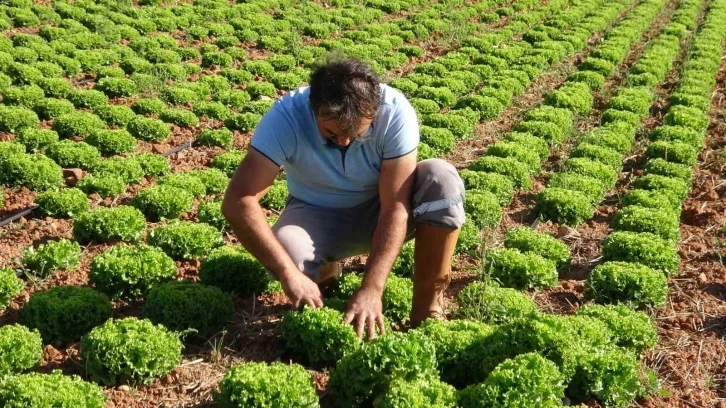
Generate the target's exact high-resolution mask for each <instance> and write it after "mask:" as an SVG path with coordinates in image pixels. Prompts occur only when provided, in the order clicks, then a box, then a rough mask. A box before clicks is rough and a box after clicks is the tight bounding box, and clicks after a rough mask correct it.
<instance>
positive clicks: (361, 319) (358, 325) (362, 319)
mask: <svg viewBox="0 0 726 408" xmlns="http://www.w3.org/2000/svg"><path fill="white" fill-rule="evenodd" d="M356 317H357V319H358V320H357V321H356V322H355V333H356V334H357V335H358V339H359V340H360V339H362V338H363V327H364V326H365V324H366V315H365V313H361V314H359V315H358V316H356Z"/></svg>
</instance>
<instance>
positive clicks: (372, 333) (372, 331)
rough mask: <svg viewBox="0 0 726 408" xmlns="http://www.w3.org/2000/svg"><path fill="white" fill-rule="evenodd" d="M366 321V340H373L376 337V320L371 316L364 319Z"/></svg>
mask: <svg viewBox="0 0 726 408" xmlns="http://www.w3.org/2000/svg"><path fill="white" fill-rule="evenodd" d="M366 323H367V326H368V340H373V339H375V338H376V321H375V320H374V319H373V316H371V317H370V318H368V319H366Z"/></svg>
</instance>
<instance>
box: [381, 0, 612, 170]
mask: <svg viewBox="0 0 726 408" xmlns="http://www.w3.org/2000/svg"><path fill="white" fill-rule="evenodd" d="M597 4H600V3H599V2H597V1H595V2H592V1H583V2H576V3H574V4H573V5H572V7H569V8H566V6H567V2H564V1H559V2H550V3H548V5H547V6H548V7H545V8H542V9H540V10H537V12H536V13H528V14H524V15H523V16H527V17H529V18H530V19H531V20H532V23H534V22H535V21H537V16H539V18H538V19H539V20H541V21H542V23H539V24H537V25H535V26H534V27H533V28H532V29H528V25H527V24H523V23H522V21H519V20H517V19H515V20H514V21H511V22H510V23H509V24H508V25H507V26H505V27H503V28H502V29H500V30H498V31H496V32H490V33H486V34H484V35H483V36H482V37H480V38H478V39H476V41H474V40H473V39H472V40H469V41H465V44H470V45H469V46H466V47H464V48H462V49H461V50H459V51H458V52H456V53H454V54H449V55H446V56H444V57H443V58H438V59H435V60H434V61H433V62H431V63H427V64H421V65H419V66H418V67H416V72H415V73H413V74H410V75H407V76H406V77H404V78H401V79H396V80H394V81H392V82H391V84H392V85H393V86H395V87H397V88H398V89H400V90H402V91H403V92H404V93H406V94H407V95H409V96H411V97H412V99H411V102H412V104H413V106H414V108H415V109H416V110H417V112H418V113H419V115H420V116H421V117H422V124H423V126H422V127H421V129H422V130H421V137H422V141H423V142H424V147H423V149H422V156H423V157H430V156H432V155H434V154H436V155H440V154H446V153H449V152H451V151H452V149H453V148H454V145H455V142H456V140H461V139H465V138H469V137H471V136H472V135H473V134H474V129H475V127H476V125H477V124H478V123H479V122H480V121H481V120H488V119H492V118H494V117H496V116H498V115H499V114H500V113H501V112H502V111H503V110H504V108H505V107H506V106H509V105H510V104H511V102H512V98H513V96H515V95H516V94H519V93H521V92H522V91H523V90H524V89H525V88H526V87H527V86H528V85H529V84H530V83H531V81H532V80H534V78H536V77H537V76H539V75H540V74H541V73H542V72H543V71H544V70H545V69H546V68H547V67H548V66H549V65H550V64H552V63H554V62H557V61H561V60H563V59H565V58H566V57H567V56H568V55H571V53H574V52H575V51H576V50H578V49H581V48H583V47H584V45H585V44H586V42H587V39H588V38H589V36H590V35H591V34H592V33H593V32H596V31H599V30H602V29H604V28H605V27H606V26H607V24H608V23H609V22H610V21H612V19H607V18H602V17H601V16H600V15H597V16H594V15H592V13H591V10H592V8H593V6H595V5H597ZM618 4H621V3H618ZM623 7H624V6H623ZM583 17H584V18H585V22H587V23H589V24H590V25H587V24H586V23H584V22H583V21H579V20H582V18H583ZM578 21H579V24H577V26H576V27H573V28H572V29H570V30H565V31H564V32H560V31H559V29H556V28H554V27H561V26H567V25H569V24H575V23H576V22H578ZM593 22H597V23H600V24H597V23H596V24H594V25H593V24H592V23H593ZM553 30H554V31H557V36H555V39H551V38H550V37H547V34H546V33H545V32H550V33H552V31H553ZM515 32H519V33H520V34H524V37H525V38H524V39H520V40H518V41H509V40H510V39H511V37H512V36H513V33H515ZM528 34H530V36H528ZM502 36H503V38H501V37H502ZM553 36H554V34H553ZM452 108H453V109H452ZM442 112H444V113H442ZM429 148H430V149H429Z"/></svg>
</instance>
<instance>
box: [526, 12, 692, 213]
mask: <svg viewBox="0 0 726 408" xmlns="http://www.w3.org/2000/svg"><path fill="white" fill-rule="evenodd" d="M702 6H704V5H702V4H701V1H697V0H692V1H691V0H689V1H684V2H682V5H681V7H680V8H679V9H678V11H677V12H676V13H675V15H674V17H673V21H672V22H671V23H670V24H668V25H667V26H666V27H665V28H664V29H663V30H662V31H661V33H660V34H659V35H658V36H657V37H656V38H655V39H654V40H653V41H650V42H649V44H648V48H647V49H646V50H645V52H644V53H643V54H642V55H641V56H640V57H639V58H638V60H637V61H636V62H635V64H634V65H633V66H632V67H631V68H630V71H629V75H628V77H627V80H626V85H625V86H623V87H620V88H619V89H617V91H615V96H614V97H612V98H611V99H610V100H609V101H608V102H607V104H606V106H605V111H604V112H603V113H602V116H601V126H600V127H597V128H596V129H594V130H593V131H591V132H588V133H585V134H582V135H580V136H579V138H578V139H579V140H578V142H579V143H577V145H576V147H575V148H574V150H572V151H571V152H570V155H569V158H570V159H571V161H568V162H565V165H564V166H563V167H564V168H563V169H561V171H558V172H556V173H554V175H553V176H552V178H551V179H550V181H549V183H548V186H547V188H545V189H544V190H543V191H541V192H540V193H539V194H537V197H536V205H535V211H536V212H538V213H539V216H540V218H541V219H542V220H544V221H549V220H552V221H555V222H557V223H561V224H566V225H569V226H573V227H576V226H578V225H580V224H581V223H583V222H584V221H586V220H589V219H591V218H592V217H593V215H594V213H595V208H596V206H597V205H598V204H599V203H600V201H602V199H603V198H604V196H605V194H606V192H607V191H608V190H610V189H612V188H613V187H615V183H616V182H617V179H618V173H620V172H621V171H622V167H623V164H622V163H623V160H624V157H625V155H626V154H627V153H628V152H629V151H630V150H631V149H632V146H633V143H634V141H635V135H636V133H637V132H638V128H639V127H640V125H641V123H642V122H643V121H644V120H645V119H646V118H647V117H649V116H650V108H651V105H652V104H653V102H654V100H655V98H656V94H655V89H656V87H657V86H658V85H659V84H660V83H662V82H663V81H665V79H666V76H667V74H668V72H669V71H670V70H671V68H672V66H673V62H674V61H675V60H676V57H677V55H678V53H679V50H680V49H681V41H683V40H684V39H685V38H686V36H687V35H688V33H689V31H688V30H693V28H694V27H695V24H696V20H697V18H698V15H699V11H700V10H701V8H702ZM593 60H594V59H591V60H589V63H588V64H587V66H588V67H595V66H596V65H597V64H596V63H594V62H593ZM586 62H588V61H586ZM609 62H610V61H608V63H609ZM602 65H603V66H605V65H608V64H602ZM612 67H613V66H609V65H608V66H607V67H605V68H602V69H599V70H598V71H595V72H598V73H600V74H603V75H612V73H613V69H612ZM581 72H583V71H581Z"/></svg>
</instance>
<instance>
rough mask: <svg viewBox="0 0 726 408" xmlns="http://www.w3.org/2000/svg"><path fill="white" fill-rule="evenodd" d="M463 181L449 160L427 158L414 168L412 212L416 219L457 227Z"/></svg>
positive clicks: (461, 216) (461, 210)
mask: <svg viewBox="0 0 726 408" xmlns="http://www.w3.org/2000/svg"><path fill="white" fill-rule="evenodd" d="M464 194H465V190H464V182H463V181H462V180H461V177H459V172H458V171H456V168H455V167H454V166H452V165H451V164H450V163H448V162H446V161H445V160H441V159H428V160H424V161H421V162H419V163H418V165H417V167H416V187H415V192H414V196H413V215H414V218H415V219H416V222H422V223H425V224H430V225H434V226H442V227H449V228H459V227H461V225H462V224H463V223H464V220H465V216H464V206H463V201H464Z"/></svg>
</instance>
